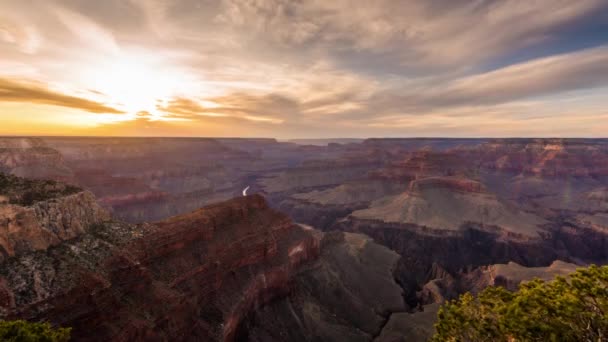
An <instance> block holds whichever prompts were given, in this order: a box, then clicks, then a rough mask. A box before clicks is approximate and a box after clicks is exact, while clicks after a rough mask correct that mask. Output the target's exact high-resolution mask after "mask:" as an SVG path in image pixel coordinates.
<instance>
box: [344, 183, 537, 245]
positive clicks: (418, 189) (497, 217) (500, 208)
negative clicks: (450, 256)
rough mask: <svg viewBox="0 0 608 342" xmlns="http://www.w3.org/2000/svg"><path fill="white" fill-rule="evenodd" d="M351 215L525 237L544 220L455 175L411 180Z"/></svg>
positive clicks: (534, 230) (444, 228)
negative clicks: (400, 189) (403, 188)
mask: <svg viewBox="0 0 608 342" xmlns="http://www.w3.org/2000/svg"><path fill="white" fill-rule="evenodd" d="M352 216H353V217H354V218H355V219H362V220H378V221H383V222H388V223H402V224H412V225H416V226H419V227H423V228H429V229H432V230H451V231H457V230H463V229H467V228H469V227H471V225H473V226H477V227H479V228H481V229H486V230H491V231H496V230H502V231H505V232H506V233H507V234H512V235H516V236H521V237H526V238H535V237H537V236H538V232H539V231H540V225H542V224H543V223H544V222H545V221H544V220H543V219H542V218H540V217H537V216H535V215H532V214H529V213H526V212H524V211H521V210H519V209H517V208H516V207H515V206H513V205H511V204H509V203H506V202H504V201H502V200H500V199H499V198H497V197H496V196H494V195H493V194H491V193H488V192H487V191H486V190H485V187H484V186H483V185H482V184H481V183H479V182H477V181H473V180H470V179H465V178H458V177H429V178H423V179H420V180H417V181H413V182H411V183H410V188H409V190H408V191H406V192H404V193H403V194H400V195H397V196H394V197H387V198H384V199H380V200H378V201H376V202H374V203H372V205H371V206H370V207H369V208H367V209H362V210H358V211H355V212H353V213H352Z"/></svg>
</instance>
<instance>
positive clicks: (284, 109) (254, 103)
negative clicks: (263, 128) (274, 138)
mask: <svg viewBox="0 0 608 342" xmlns="http://www.w3.org/2000/svg"><path fill="white" fill-rule="evenodd" d="M204 103H205V104H206V105H205V104H203V103H201V102H200V101H198V100H194V99H190V98H179V97H178V98H175V99H172V100H171V101H169V102H168V103H167V104H165V105H159V106H158V109H159V110H160V111H162V112H165V113H168V114H170V115H172V116H175V117H179V118H186V119H200V118H202V117H216V118H217V117H229V118H236V119H244V120H248V121H256V122H266V123H274V124H278V123H282V122H283V121H285V120H286V119H287V118H288V117H292V116H294V115H296V114H297V113H299V109H298V102H297V101H295V100H293V99H291V98H288V97H286V96H283V95H278V94H266V95H253V94H248V93H232V94H228V95H224V96H217V97H211V98H208V99H205V101H204Z"/></svg>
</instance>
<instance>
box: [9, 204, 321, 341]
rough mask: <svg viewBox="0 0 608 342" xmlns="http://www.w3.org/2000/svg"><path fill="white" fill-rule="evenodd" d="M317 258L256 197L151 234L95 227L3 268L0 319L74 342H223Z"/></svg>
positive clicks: (300, 235) (153, 228)
mask: <svg viewBox="0 0 608 342" xmlns="http://www.w3.org/2000/svg"><path fill="white" fill-rule="evenodd" d="M47 217H48V215H47ZM318 253H319V241H318V240H317V239H315V237H314V236H313V235H312V234H310V233H309V232H307V231H305V230H303V229H302V228H300V227H299V226H297V225H294V224H293V223H291V221H290V220H289V219H288V218H287V217H286V216H284V215H283V214H280V213H278V212H276V211H274V210H272V209H270V208H269V207H268V205H267V204H266V202H265V200H264V199H263V198H262V197H261V196H257V195H253V196H248V197H241V198H237V199H234V200H231V201H228V202H223V203H219V204H217V205H212V206H209V207H206V208H203V209H200V210H196V211H194V212H192V213H189V214H185V215H182V216H177V217H172V218H170V219H167V220H165V221H162V222H159V223H156V224H147V225H138V226H133V225H127V224H119V223H106V224H105V225H98V226H96V227H95V229H94V230H90V231H88V232H85V233H84V234H81V235H80V236H79V237H78V238H77V239H73V240H69V241H64V242H63V243H61V244H59V245H57V246H56V247H54V248H50V249H48V250H47V251H46V252H45V253H39V252H31V253H26V254H23V255H21V256H17V257H14V258H10V259H9V260H6V261H5V262H4V263H3V264H2V265H1V267H0V275H1V278H0V279H1V281H0V285H1V286H0V302H1V303H0V305H1V310H0V313H1V316H2V318H5V319H6V318H10V319H14V318H25V319H30V320H49V321H51V322H52V323H53V324H57V325H62V326H71V327H73V331H72V335H73V337H74V339H75V340H82V341H108V340H113V341H137V340H140V341H142V340H171V341H176V340H182V341H190V340H191V341H194V340H199V341H200V340H209V341H213V340H217V341H231V340H234V338H235V333H236V330H237V327H238V326H239V325H240V322H241V321H242V320H243V318H244V317H246V316H247V315H248V313H249V312H250V311H251V310H254V309H256V308H258V307H260V306H262V305H264V304H265V303H267V302H269V301H270V300H272V299H274V298H277V297H281V296H285V295H287V294H288V293H290V292H291V291H292V279H293V278H294V277H295V275H296V274H297V272H298V270H299V268H300V266H302V265H303V264H304V263H306V262H307V261H310V260H314V259H315V258H316V257H317V255H318Z"/></svg>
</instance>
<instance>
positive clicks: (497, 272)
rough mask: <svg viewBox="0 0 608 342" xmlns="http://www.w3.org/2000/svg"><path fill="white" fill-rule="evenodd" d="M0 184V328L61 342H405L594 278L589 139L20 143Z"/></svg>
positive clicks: (604, 234)
mask: <svg viewBox="0 0 608 342" xmlns="http://www.w3.org/2000/svg"><path fill="white" fill-rule="evenodd" d="M0 171H1V172H2V173H4V174H5V175H6V176H3V177H5V178H6V179H7V181H6V182H5V183H6V184H4V183H3V184H4V185H2V184H0V185H2V190H3V191H2V193H1V194H0V196H3V197H0V230H1V231H0V234H1V236H0V247H2V260H0V277H1V278H0V315H1V316H2V318H26V319H31V320H50V321H51V322H52V323H53V324H57V325H66V326H72V327H73V328H74V330H73V336H74V338H75V339H76V340H109V339H112V340H118V341H121V340H122V341H127V340H197V339H198V340H201V339H203V340H222V341H233V340H237V341H285V340H302V341H319V340H321V341H343V340H349V341H351V340H352V341H372V340H373V341H406V340H407V341H412V340H413V341H418V340H420V341H422V340H425V339H427V338H428V337H429V336H430V335H431V334H432V331H433V328H432V324H433V322H434V320H435V317H436V313H437V310H438V308H439V305H440V304H441V303H442V302H443V301H445V300H448V299H452V298H455V297H457V296H458V295H459V294H461V293H463V292H466V291H471V292H473V293H477V292H479V291H481V290H482V289H483V288H485V287H487V286H504V287H506V288H508V289H511V290H514V289H516V288H517V285H518V284H519V283H521V282H522V281H526V280H530V279H532V278H534V277H540V278H544V279H547V280H548V279H551V278H552V277H553V276H555V275H567V274H568V273H570V272H572V271H574V270H575V269H576V267H578V266H582V265H588V264H591V263H596V264H604V263H608V219H607V217H608V140H603V139H441V138H432V139H366V140H347V139H346V140H329V141H323V140H314V141H307V140H302V141H295V142H281V141H276V140H274V139H229V138H225V139H221V138H217V139H212V138H201V139H194V138H188V139H179V138H141V139H136V138H62V137H41V138H28V137H19V138H2V139H1V140H0ZM8 175H13V176H8ZM21 177H26V178H27V179H26V180H24V179H23V178H21ZM245 188H247V189H248V190H247V192H246V196H244V192H243V190H244V189H245ZM32 189H35V191H32ZM26 194H27V195H26ZM91 331H95V334H94V335H92V334H91V333H90V332H91Z"/></svg>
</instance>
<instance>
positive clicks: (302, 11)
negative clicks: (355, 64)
mask: <svg viewBox="0 0 608 342" xmlns="http://www.w3.org/2000/svg"><path fill="white" fill-rule="evenodd" d="M606 6H607V5H606V3H605V1H603V0H580V1H567V0H538V1H530V2H525V3H524V2H521V1H519V0H503V1H468V0H467V1H450V3H448V4H446V3H445V1H427V0H415V1H399V0H378V1H373V2H360V3H356V4H353V3H352V2H351V1H348V0H334V1H323V0H312V1H288V0H252V1H240V0H223V1H222V11H221V12H220V13H219V14H218V15H217V16H216V22H217V23H220V24H226V25H231V26H232V27H234V28H235V29H237V30H241V34H243V35H249V36H250V35H252V34H253V35H256V36H257V39H259V40H263V41H272V42H274V43H276V44H279V45H283V46H289V47H297V48H301V49H310V48H311V47H317V48H320V49H321V51H325V52H328V53H329V54H333V55H334V56H336V55H338V56H339V57H340V58H346V59H349V58H350V57H349V56H348V55H352V56H353V58H357V56H358V55H361V54H363V55H367V59H368V60H367V62H368V63H374V58H373V56H374V55H376V56H383V55H384V56H386V55H393V56H395V57H396V58H395V59H394V61H395V62H397V63H400V64H401V65H402V66H403V65H407V66H409V67H410V68H412V67H414V68H415V67H420V66H422V65H425V66H455V65H457V66H459V67H463V66H471V65H474V64H475V63H476V62H479V61H484V60H487V59H488V58H490V57H493V56H500V55H502V54H504V53H506V52H510V51H513V50H516V49H520V48H523V47H526V46H530V45H533V44H536V43H538V42H541V41H544V40H547V39H550V38H552V37H553V36H555V30H556V29H558V28H560V27H562V26H564V25H566V24H569V23H572V22H574V21H576V20H580V19H581V18H584V17H585V16H587V15H590V14H592V13H593V12H594V11H597V10H600V9H601V8H602V7H603V8H606ZM312 50H313V51H315V49H312ZM345 51H347V53H343V52H345ZM369 52H371V54H369ZM383 59H384V60H390V59H391V58H383ZM346 62H348V61H346ZM397 66H398V65H395V67H397Z"/></svg>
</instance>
